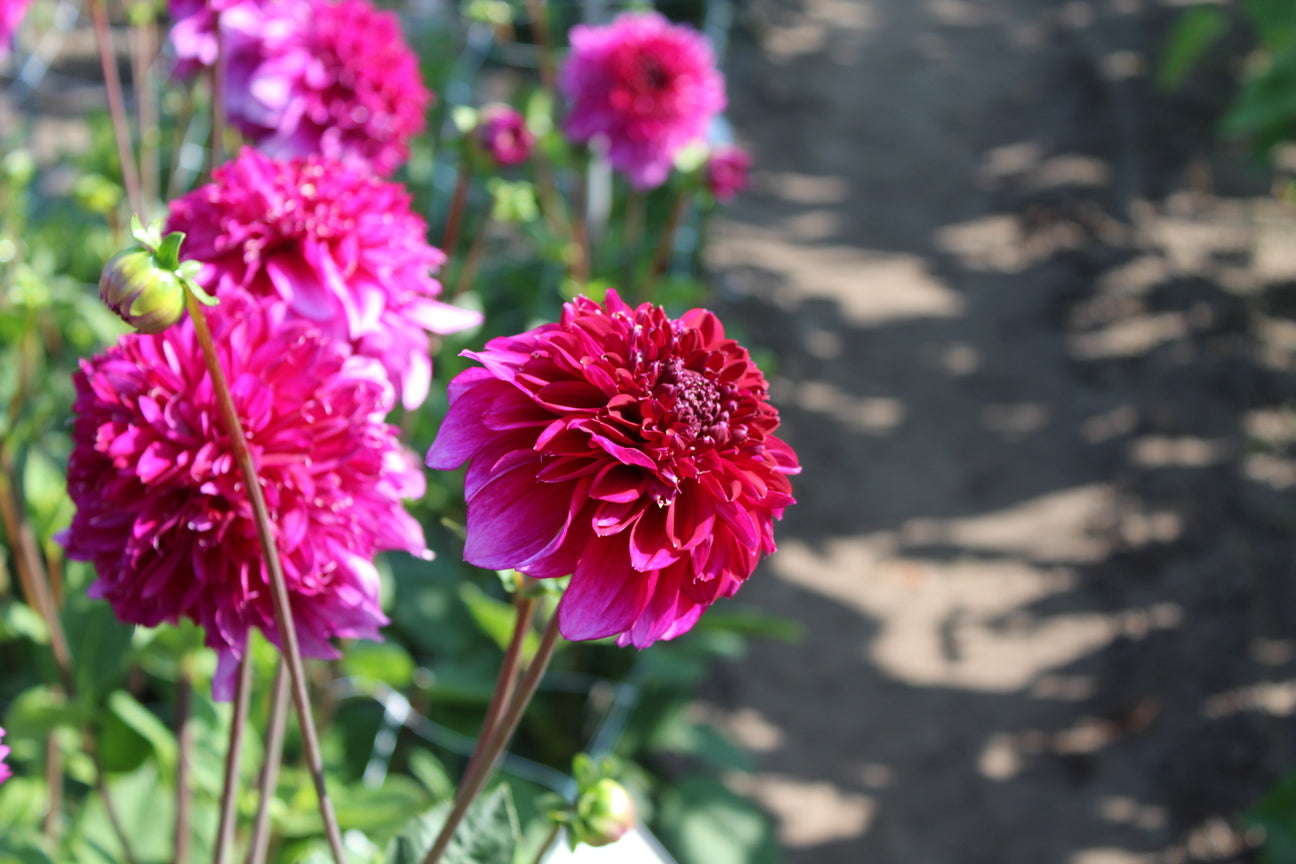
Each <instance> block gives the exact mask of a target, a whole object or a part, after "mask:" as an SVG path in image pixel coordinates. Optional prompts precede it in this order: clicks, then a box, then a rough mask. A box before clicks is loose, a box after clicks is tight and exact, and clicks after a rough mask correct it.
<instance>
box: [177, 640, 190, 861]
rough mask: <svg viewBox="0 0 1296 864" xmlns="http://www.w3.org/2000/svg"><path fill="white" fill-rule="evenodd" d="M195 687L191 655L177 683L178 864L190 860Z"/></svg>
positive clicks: (182, 659)
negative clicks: (191, 715) (192, 701)
mask: <svg viewBox="0 0 1296 864" xmlns="http://www.w3.org/2000/svg"><path fill="white" fill-rule="evenodd" d="M192 692H193V685H192V683H191V681H190V677H189V655H188V653H186V654H184V655H182V656H181V657H180V677H179V678H178V679H177V680H176V717H175V727H176V729H175V735H176V749H177V751H178V757H177V759H176V824H175V864H185V861H186V859H188V857H189V801H190V794H189V751H190V749H191V747H192V745H193V740H192V739H193V734H192V731H191V729H190V726H189V702H190V696H191V694H192Z"/></svg>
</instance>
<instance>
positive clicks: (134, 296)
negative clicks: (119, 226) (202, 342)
mask: <svg viewBox="0 0 1296 864" xmlns="http://www.w3.org/2000/svg"><path fill="white" fill-rule="evenodd" d="M182 279H183V277H182V276H181V275H180V274H177V273H176V272H175V271H174V270H168V269H166V268H164V267H163V266H161V264H160V263H159V262H158V258H157V256H156V255H155V254H154V253H153V252H151V251H149V250H148V249H145V248H144V247H142V246H132V247H131V248H129V249H126V250H124V251H121V252H118V253H117V254H116V255H114V256H113V257H112V258H109V259H108V263H107V264H105V265H104V269H103V274H102V275H101V276H100V277H99V297H100V298H101V299H102V300H103V302H104V303H106V304H107V305H108V308H109V309H111V310H113V311H114V312H116V313H117V314H118V315H120V316H121V319H122V320H123V321H125V322H126V323H127V324H129V325H131V326H132V327H134V328H135V329H136V330H138V331H139V332H141V333H161V332H162V331H163V330H165V329H167V328H168V327H170V326H171V325H172V324H174V323H176V322H177V321H179V320H180V318H181V317H182V316H183V315H184V310H185V286H184V283H183V281H182Z"/></svg>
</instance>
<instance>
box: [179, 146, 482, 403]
mask: <svg viewBox="0 0 1296 864" xmlns="http://www.w3.org/2000/svg"><path fill="white" fill-rule="evenodd" d="M212 181H213V182H211V183H209V184H208V185H206V186H202V187H200V188H198V189H195V190H194V191H193V192H190V193H189V194H188V195H186V196H185V197H183V198H180V199H178V200H176V201H174V202H172V204H171V217H170V220H169V221H168V223H167V228H166V230H167V231H183V232H185V234H186V235H187V236H186V238H185V241H184V246H183V247H182V248H181V256H182V257H183V258H185V259H194V260H198V261H201V262H202V263H203V265H204V266H203V268H202V271H201V272H200V273H199V275H198V281H199V282H200V283H201V284H202V286H203V287H204V288H206V289H207V290H208V291H209V292H211V293H213V294H215V295H216V296H217V297H223V296H224V295H225V294H226V293H228V292H230V291H232V290H234V289H239V288H242V289H246V290H248V291H250V292H251V293H253V294H255V295H257V296H259V297H277V298H279V299H281V300H282V301H283V302H284V303H286V304H287V305H288V307H289V308H290V309H291V310H292V314H293V315H295V316H297V317H300V318H305V319H307V320H309V321H311V322H312V323H313V324H315V326H317V327H318V328H319V329H320V330H321V331H323V333H324V334H325V335H326V336H329V337H330V338H335V339H342V340H344V341H346V342H349V343H350V344H351V345H352V347H353V348H354V349H355V351H356V352H357V353H359V354H363V355H365V356H368V357H374V358H377V359H378V360H380V361H381V362H382V365H383V368H385V369H386V370H387V374H388V375H390V376H391V378H392V381H393V382H394V383H395V385H396V389H397V391H398V392H399V393H400V397H401V402H402V404H404V406H405V407H406V408H416V407H418V406H419V405H420V404H422V402H423V400H424V399H425V398H426V397H427V392H428V386H429V381H430V378H431V374H432V362H431V360H430V359H429V357H428V351H429V339H428V332H429V331H430V332H432V333H440V334H445V333H453V332H455V331H458V330H463V329H466V328H469V327H473V326H476V325H477V324H479V323H481V315H480V314H479V313H477V312H471V311H468V310H465V309H460V308H458V307H455V306H451V305H449V304H447V303H442V302H440V301H439V300H437V299H436V298H437V296H438V295H439V294H440V293H441V283H440V282H438V281H437V280H436V279H434V278H433V277H432V272H433V271H434V270H435V269H436V268H437V267H439V266H440V265H441V263H442V262H443V261H444V260H445V255H444V254H442V252H441V250H439V249H436V248H435V247H433V246H429V245H428V243H427V240H426V239H425V237H426V226H425V224H424V222H423V220H422V219H421V218H420V217H419V216H418V215H417V214H415V213H413V212H412V211H411V210H410V207H409V202H410V198H409V195H408V193H406V192H405V190H404V189H403V188H402V187H401V186H399V185H398V184H395V183H389V182H386V181H384V180H380V179H378V178H376V177H373V176H372V175H369V174H367V173H366V172H364V171H361V170H358V169H355V168H352V167H349V166H346V165H343V164H342V163H340V162H337V161H335V160H332V159H327V158H323V157H308V158H300V159H293V160H291V161H281V160H275V159H271V158H269V157H267V156H265V155H264V154H261V153H258V152H256V151H255V150H250V149H244V150H243V151H242V152H241V153H240V154H239V156H238V158H236V159H235V160H234V161H233V162H230V163H228V164H226V165H224V166H222V167H221V168H218V169H216V171H214V172H213V174H212Z"/></svg>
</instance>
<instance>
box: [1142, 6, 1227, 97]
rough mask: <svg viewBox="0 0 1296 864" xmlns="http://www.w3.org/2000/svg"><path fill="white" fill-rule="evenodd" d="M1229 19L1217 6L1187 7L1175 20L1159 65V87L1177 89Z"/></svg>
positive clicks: (1225, 26) (1224, 27)
mask: <svg viewBox="0 0 1296 864" xmlns="http://www.w3.org/2000/svg"><path fill="white" fill-rule="evenodd" d="M1227 29H1228V20H1227V19H1226V18H1225V17H1224V12H1223V10H1221V9H1220V8H1219V7H1218V6H1193V7H1191V8H1189V9H1186V10H1185V11H1184V12H1183V14H1181V15H1180V16H1179V18H1178V20H1176V21H1175V23H1174V29H1173V30H1172V31H1171V32H1170V37H1169V39H1167V40H1166V48H1165V53H1163V54H1162V55H1161V62H1160V64H1159V66H1158V68H1157V86H1158V87H1160V88H1161V89H1162V90H1174V89H1176V88H1178V86H1179V85H1180V84H1182V83H1183V79H1184V78H1185V77H1187V75H1188V73H1189V72H1191V71H1192V68H1193V67H1194V66H1196V65H1197V62H1198V61H1199V60H1201V58H1202V56H1203V55H1204V54H1205V53H1206V49H1208V48H1210V46H1211V45H1212V44H1214V43H1215V41H1216V40H1217V39H1219V37H1220V36H1222V35H1224V31H1225V30H1227Z"/></svg>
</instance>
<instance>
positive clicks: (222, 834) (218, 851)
mask: <svg viewBox="0 0 1296 864" xmlns="http://www.w3.org/2000/svg"><path fill="white" fill-rule="evenodd" d="M251 696H252V645H251V644H250V643H249V644H248V645H246V646H245V647H244V649H243V657H242V658H241V659H240V660H239V666H238V684H237V685H236V686H235V688H234V717H233V719H231V720H230V737H229V749H228V750H226V751H225V785H224V786H223V787H222V788H221V805H220V825H219V827H218V828H217V829H216V847H215V848H214V849H213V850H212V864H225V855H226V852H227V851H228V850H230V849H232V848H233V847H234V823H235V822H236V821H237V818H236V817H237V816H238V785H239V763H240V762H241V761H242V759H243V732H244V730H246V729H247V716H248V702H249V701H251Z"/></svg>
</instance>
